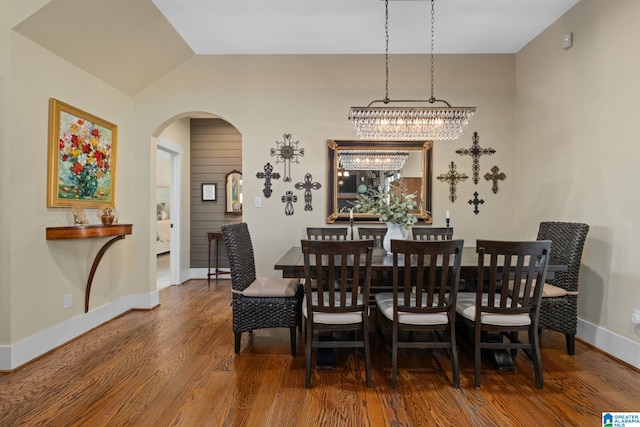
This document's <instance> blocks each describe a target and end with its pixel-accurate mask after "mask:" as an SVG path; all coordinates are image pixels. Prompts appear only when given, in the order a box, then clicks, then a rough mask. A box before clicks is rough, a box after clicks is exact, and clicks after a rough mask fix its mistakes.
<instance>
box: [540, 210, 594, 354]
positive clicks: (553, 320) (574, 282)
mask: <svg viewBox="0 0 640 427" xmlns="http://www.w3.org/2000/svg"><path fill="white" fill-rule="evenodd" d="M588 232H589V226H588V225H587V224H582V223H577V222H551V221H544V222H541V223H540V226H539V228H538V237H537V239H538V240H551V254H550V255H549V263H550V264H561V265H566V266H567V271H561V272H557V273H555V275H554V277H553V279H548V280H547V282H546V283H545V288H544V291H543V294H542V303H541V304H540V324H539V328H540V329H549V330H553V331H557V332H561V333H563V334H565V340H566V344H567V353H568V354H571V355H573V354H575V336H576V330H577V327H578V278H579V274H580V261H581V259H582V251H583V248H584V243H585V240H586V239H587V233H588Z"/></svg>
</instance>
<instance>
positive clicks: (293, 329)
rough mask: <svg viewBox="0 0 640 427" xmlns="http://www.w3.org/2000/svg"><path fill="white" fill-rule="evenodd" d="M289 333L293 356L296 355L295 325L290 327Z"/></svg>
mask: <svg viewBox="0 0 640 427" xmlns="http://www.w3.org/2000/svg"><path fill="white" fill-rule="evenodd" d="M289 331H290V334H291V355H292V356H295V355H296V345H297V344H296V334H297V333H298V332H297V331H296V326H295V325H294V326H292V327H291V328H290V329H289Z"/></svg>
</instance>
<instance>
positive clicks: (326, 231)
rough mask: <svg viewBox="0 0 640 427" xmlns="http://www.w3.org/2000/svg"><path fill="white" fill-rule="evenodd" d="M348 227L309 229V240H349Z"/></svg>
mask: <svg viewBox="0 0 640 427" xmlns="http://www.w3.org/2000/svg"><path fill="white" fill-rule="evenodd" d="M348 234H349V231H348V229H347V227H307V239H309V240H347V236H348Z"/></svg>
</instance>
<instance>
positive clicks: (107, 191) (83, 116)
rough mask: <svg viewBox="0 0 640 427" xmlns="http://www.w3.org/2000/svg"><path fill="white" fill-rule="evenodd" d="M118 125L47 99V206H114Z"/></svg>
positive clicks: (55, 100)
mask: <svg viewBox="0 0 640 427" xmlns="http://www.w3.org/2000/svg"><path fill="white" fill-rule="evenodd" d="M117 143H118V126H116V125H114V124H113V123H110V122H108V121H106V120H103V119H101V118H99V117H96V116H94V115H93V114H89V113H87V112H86V111H82V110H80V109H78V108H75V107H72V106H71V105H69V104H65V103H64V102H61V101H59V100H57V99H55V98H51V99H49V155H48V170H47V181H48V183H47V184H48V185H47V207H69V206H81V207H84V208H97V207H99V206H101V205H103V204H110V205H112V206H115V199H116V194H115V192H116V153H117V151H116V148H117Z"/></svg>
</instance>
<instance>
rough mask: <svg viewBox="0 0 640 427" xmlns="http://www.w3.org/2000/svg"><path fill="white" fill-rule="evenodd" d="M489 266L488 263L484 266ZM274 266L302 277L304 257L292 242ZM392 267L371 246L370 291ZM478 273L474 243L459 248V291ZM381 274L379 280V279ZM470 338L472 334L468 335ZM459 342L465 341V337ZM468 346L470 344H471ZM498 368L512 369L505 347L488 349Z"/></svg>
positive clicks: (386, 279) (387, 286) (385, 283)
mask: <svg viewBox="0 0 640 427" xmlns="http://www.w3.org/2000/svg"><path fill="white" fill-rule="evenodd" d="M487 268H488V267H487ZM567 268H568V267H567V266H566V265H561V264H548V265H547V276H546V278H547V279H552V278H553V277H554V275H555V273H557V272H562V271H567ZM274 269H275V270H279V271H282V277H283V278H304V257H303V255H302V247H301V246H292V247H291V248H289V250H287V252H285V253H284V255H282V257H281V258H280V259H279V260H278V261H277V262H276V263H275V265H274ZM392 271H393V255H392V254H390V253H387V252H386V250H385V249H384V248H381V247H375V248H373V254H372V257H371V275H372V278H373V279H372V284H371V288H370V293H371V295H372V298H373V295H375V293H377V292H390V291H391V290H392V286H393V284H392V282H391V280H390V278H391V272H392ZM477 277H478V253H477V251H476V247H475V246H465V247H464V248H463V250H462V259H461V263H460V283H461V289H460V291H466V292H475V290H476V281H477ZM376 278H378V279H377V280H376ZM380 278H382V280H380ZM471 339H472V338H471ZM461 341H462V343H461V344H462V345H464V340H461ZM471 348H473V345H472V344H471ZM489 353H490V355H491V358H492V359H493V361H494V363H495V364H496V366H497V367H498V369H500V370H503V371H513V370H515V364H514V362H513V360H512V358H511V354H510V353H509V352H507V351H504V350H492V351H490V352H489Z"/></svg>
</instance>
